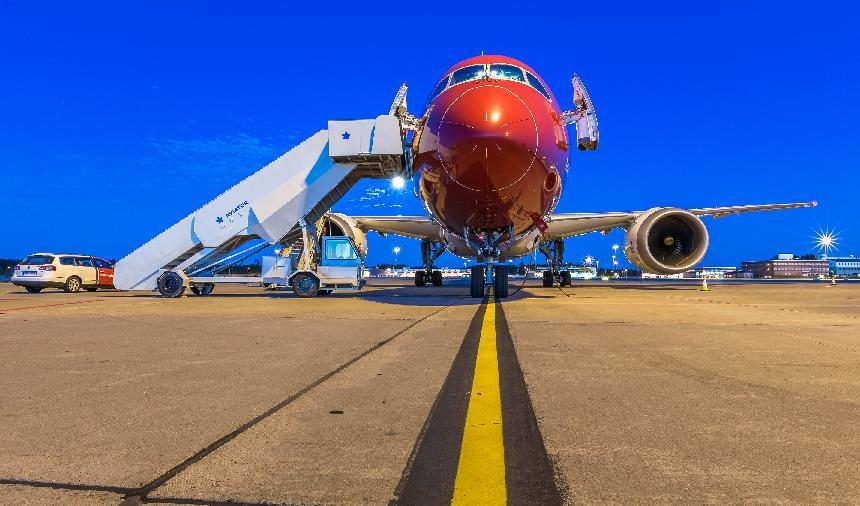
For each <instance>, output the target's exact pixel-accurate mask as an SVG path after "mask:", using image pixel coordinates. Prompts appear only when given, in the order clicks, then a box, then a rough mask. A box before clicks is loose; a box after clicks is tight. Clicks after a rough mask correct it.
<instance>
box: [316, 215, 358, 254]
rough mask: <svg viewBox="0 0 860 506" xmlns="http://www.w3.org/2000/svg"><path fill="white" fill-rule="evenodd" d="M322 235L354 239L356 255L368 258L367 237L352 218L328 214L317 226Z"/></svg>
mask: <svg viewBox="0 0 860 506" xmlns="http://www.w3.org/2000/svg"><path fill="white" fill-rule="evenodd" d="M317 226H319V227H322V228H321V232H322V235H328V236H332V235H341V236H346V237H349V238H350V239H352V242H353V243H354V244H355V249H356V253H358V256H360V257H361V258H365V257H367V236H366V235H365V234H364V231H363V230H361V229H360V228H358V223H356V221H355V220H354V219H352V218H351V217H349V216H347V215H345V214H340V213H327V214H325V215H324V216H323V218H322V220H321V221H320V223H319V224H318V225H317Z"/></svg>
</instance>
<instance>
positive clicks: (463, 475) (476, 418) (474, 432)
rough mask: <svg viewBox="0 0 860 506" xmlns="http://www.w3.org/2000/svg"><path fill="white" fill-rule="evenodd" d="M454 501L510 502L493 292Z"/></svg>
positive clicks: (487, 313) (457, 502)
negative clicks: (507, 487) (506, 482)
mask: <svg viewBox="0 0 860 506" xmlns="http://www.w3.org/2000/svg"><path fill="white" fill-rule="evenodd" d="M451 503H452V504H506V503H507V489H506V488H505V445H504V439H503V436H502V396H501V392H500V390H499V359H498V356H497V353H496V307H495V300H494V298H493V295H492V293H491V294H490V300H489V302H488V303H487V309H486V312H485V313H484V321H483V323H482V325H481V338H480V341H479V342H478V357H477V360H476V362H475V377H474V379H473V380H472V390H471V392H470V394H469V409H468V411H467V412H466V426H465V428H464V429H463V444H462V446H461V447H460V461H459V464H458V466H457V478H456V479H455V481H454V497H453V499H452V500H451Z"/></svg>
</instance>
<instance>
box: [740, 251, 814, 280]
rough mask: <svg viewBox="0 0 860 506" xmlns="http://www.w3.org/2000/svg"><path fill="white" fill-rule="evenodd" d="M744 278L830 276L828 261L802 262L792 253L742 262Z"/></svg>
mask: <svg viewBox="0 0 860 506" xmlns="http://www.w3.org/2000/svg"><path fill="white" fill-rule="evenodd" d="M741 272H742V273H744V276H739V277H748V276H749V277H754V278H814V277H818V276H828V275H829V274H830V265H829V263H828V260H800V259H797V258H795V257H794V255H792V254H790V253H780V254H779V255H777V256H776V258H774V259H772V260H761V261H757V262H741Z"/></svg>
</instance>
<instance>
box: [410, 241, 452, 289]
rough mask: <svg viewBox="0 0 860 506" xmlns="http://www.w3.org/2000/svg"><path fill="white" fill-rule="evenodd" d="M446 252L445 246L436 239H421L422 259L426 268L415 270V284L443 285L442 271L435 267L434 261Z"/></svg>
mask: <svg viewBox="0 0 860 506" xmlns="http://www.w3.org/2000/svg"><path fill="white" fill-rule="evenodd" d="M444 252H445V248H444V247H442V245H441V244H439V243H438V242H435V241H421V261H422V262H423V263H424V270H420V271H415V286H427V285H433V286H442V271H437V270H434V269H433V261H435V260H436V259H437V258H439V255H441V254H442V253H444Z"/></svg>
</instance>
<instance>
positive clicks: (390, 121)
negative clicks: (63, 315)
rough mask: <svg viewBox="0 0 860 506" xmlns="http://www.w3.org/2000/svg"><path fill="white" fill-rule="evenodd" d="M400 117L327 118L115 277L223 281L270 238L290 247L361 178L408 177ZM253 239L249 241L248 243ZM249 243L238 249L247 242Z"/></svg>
mask: <svg viewBox="0 0 860 506" xmlns="http://www.w3.org/2000/svg"><path fill="white" fill-rule="evenodd" d="M410 170H411V167H410V164H409V160H408V158H407V156H406V154H405V150H404V140H403V132H402V126H401V122H400V119H399V118H398V116H396V115H394V114H389V115H383V116H379V117H377V118H376V119H368V120H356V121H329V123H328V129H327V130H321V131H319V132H317V133H316V134H314V135H312V136H311V137H310V138H308V139H307V140H305V141H304V142H302V143H301V144H299V145H298V146H296V147H294V148H293V149H291V150H290V151H288V152H287V153H285V154H284V155H282V156H281V157H280V158H278V159H277V160H275V161H273V162H272V163H270V164H269V165H266V166H265V167H263V168H262V169H260V170H258V171H257V172H255V173H254V174H251V175H250V176H248V177H247V178H245V179H244V180H242V181H241V182H239V183H238V184H236V185H235V186H233V187H232V188H230V189H229V190H227V191H226V192H224V193H222V194H221V195H219V196H218V197H216V198H215V199H213V200H212V201H211V202H209V203H208V204H206V205H204V206H203V207H201V208H200V209H198V210H196V211H194V212H193V213H191V214H190V215H188V216H186V217H185V218H183V219H182V220H180V221H179V222H178V223H176V224H174V225H173V226H171V227H170V228H168V229H167V230H165V231H164V232H162V233H160V234H158V235H157V236H156V237H155V238H153V239H152V240H150V241H149V242H147V243H146V244H144V245H143V246H141V247H139V248H138V249H136V250H135V251H133V252H132V253H130V254H129V255H128V256H126V257H125V258H123V259H122V260H120V261H119V262H118V263H117V264H116V267H115V278H114V284H115V286H116V287H117V288H119V289H121V290H153V289H155V288H156V286H157V280H158V277H159V276H160V275H161V274H162V273H164V272H166V271H173V272H177V273H179V274H180V275H181V276H182V277H183V279H185V280H186V281H188V280H189V279H190V280H191V281H192V282H199V283H203V282H207V279H208V278H206V276H209V277H210V278H211V281H215V282H217V281H218V279H217V277H213V276H215V275H216V274H217V273H218V272H219V271H220V270H222V269H223V268H224V267H226V266H227V265H231V264H233V263H235V262H236V261H238V260H241V259H242V258H245V257H247V256H250V255H253V254H255V253H257V252H259V251H261V250H262V249H265V248H267V247H268V246H270V245H273V244H277V243H281V244H282V245H283V247H289V246H290V245H292V244H293V243H295V242H296V241H297V240H300V239H301V237H302V234H301V228H300V227H301V226H302V225H304V223H308V224H312V223H315V222H316V221H317V220H318V219H319V218H320V217H321V216H322V215H323V214H325V213H326V212H327V211H329V210H330V209H331V207H332V205H334V204H335V203H336V202H337V201H338V200H340V199H341V198H342V197H343V196H344V195H345V194H346V193H347V192H348V191H349V189H350V188H352V186H353V185H355V183H356V182H358V181H359V180H360V179H362V178H392V177H395V176H400V177H404V178H408V177H410ZM249 244H250V246H249ZM243 247H244V249H240V248H243Z"/></svg>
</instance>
